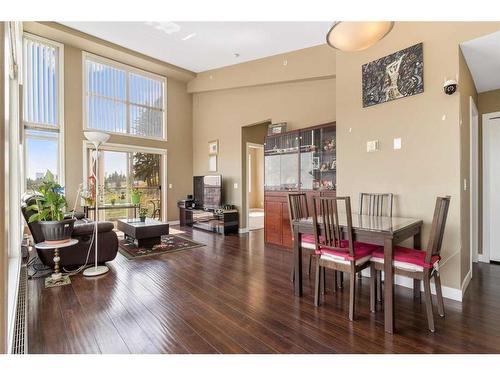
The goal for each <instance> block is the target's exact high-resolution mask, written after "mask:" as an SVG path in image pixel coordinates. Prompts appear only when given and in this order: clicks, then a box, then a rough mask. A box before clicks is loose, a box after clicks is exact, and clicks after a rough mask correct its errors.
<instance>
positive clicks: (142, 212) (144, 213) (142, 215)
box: [139, 208, 148, 223]
mask: <svg viewBox="0 0 500 375" xmlns="http://www.w3.org/2000/svg"><path fill="white" fill-rule="evenodd" d="M147 215H148V209H147V208H141V209H140V210H139V219H141V221H142V222H143V223H144V222H145V221H146V216H147Z"/></svg>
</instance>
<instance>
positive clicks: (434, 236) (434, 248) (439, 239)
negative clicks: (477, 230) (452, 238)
mask: <svg viewBox="0 0 500 375" xmlns="http://www.w3.org/2000/svg"><path fill="white" fill-rule="evenodd" d="M450 200H451V197H450V196H449V195H448V196H446V197H437V198H436V207H435V208H434V216H433V218H432V226H431V233H430V235H429V242H428V243H427V250H426V257H425V261H426V262H428V263H430V262H431V259H432V256H434V255H439V254H440V253H441V246H442V244H443V236H444V230H445V227H446V218H447V217H448V208H449V207H450Z"/></svg>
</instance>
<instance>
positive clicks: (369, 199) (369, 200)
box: [358, 193, 394, 217]
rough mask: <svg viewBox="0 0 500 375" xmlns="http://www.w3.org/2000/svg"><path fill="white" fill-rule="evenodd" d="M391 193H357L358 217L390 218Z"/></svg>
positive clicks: (392, 196) (392, 195)
mask: <svg viewBox="0 0 500 375" xmlns="http://www.w3.org/2000/svg"><path fill="white" fill-rule="evenodd" d="M393 201H394V194H392V193H359V210H358V213H359V214H360V215H368V216H389V217H392V204H393Z"/></svg>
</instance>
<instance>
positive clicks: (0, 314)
mask: <svg viewBox="0 0 500 375" xmlns="http://www.w3.org/2000/svg"><path fill="white" fill-rule="evenodd" d="M4 35H5V34H4V22H0V121H1V122H2V125H1V131H0V207H2V209H4V208H5V203H6V202H5V198H6V197H5V189H4V187H5V178H4V176H5V158H4V156H5V132H4V131H5V125H6V122H5V108H4V104H5V97H4V93H5V91H4V90H5V80H4V75H5V66H4V58H5V55H4ZM4 234H5V215H4V214H3V213H2V214H1V215H0V353H6V352H7V256H8V249H7V246H6V239H5V236H4Z"/></svg>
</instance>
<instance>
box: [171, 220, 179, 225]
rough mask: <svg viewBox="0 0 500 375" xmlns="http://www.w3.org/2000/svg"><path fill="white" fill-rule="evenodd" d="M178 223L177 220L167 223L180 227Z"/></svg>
mask: <svg viewBox="0 0 500 375" xmlns="http://www.w3.org/2000/svg"><path fill="white" fill-rule="evenodd" d="M180 223H181V222H180V221H179V220H171V221H169V222H168V224H169V225H180Z"/></svg>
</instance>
